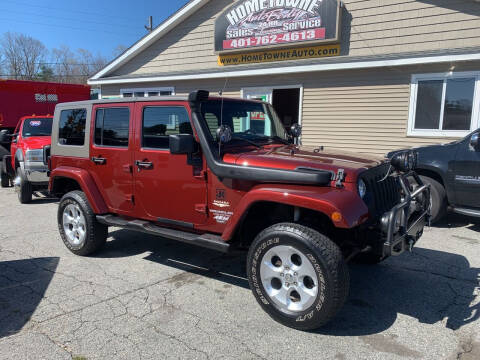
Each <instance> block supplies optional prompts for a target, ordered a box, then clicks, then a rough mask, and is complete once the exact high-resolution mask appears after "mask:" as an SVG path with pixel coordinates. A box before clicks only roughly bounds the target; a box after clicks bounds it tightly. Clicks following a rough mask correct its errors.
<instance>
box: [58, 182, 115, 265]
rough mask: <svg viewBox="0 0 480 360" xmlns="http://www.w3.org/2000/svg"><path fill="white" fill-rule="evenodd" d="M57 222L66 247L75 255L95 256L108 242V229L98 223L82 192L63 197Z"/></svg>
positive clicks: (73, 192) (74, 192) (70, 193)
mask: <svg viewBox="0 0 480 360" xmlns="http://www.w3.org/2000/svg"><path fill="white" fill-rule="evenodd" d="M57 220H58V229H59V231H60V235H61V237H62V240H63V242H64V244H65V246H66V247H67V248H68V249H69V250H70V251H71V252H72V253H74V254H75V255H80V256H87V255H90V254H93V253H94V252H96V251H98V250H100V249H101V248H102V247H103V245H104V244H105V242H106V241H107V236H108V227H107V226H106V225H104V224H101V223H99V222H98V221H97V219H96V217H95V214H94V212H93V210H92V208H91V207H90V204H89V203H88V200H87V197H86V196H85V194H84V193H83V192H81V191H77V190H76V191H72V192H69V193H67V194H65V195H64V196H63V197H62V199H61V200H60V204H59V206H58V214H57Z"/></svg>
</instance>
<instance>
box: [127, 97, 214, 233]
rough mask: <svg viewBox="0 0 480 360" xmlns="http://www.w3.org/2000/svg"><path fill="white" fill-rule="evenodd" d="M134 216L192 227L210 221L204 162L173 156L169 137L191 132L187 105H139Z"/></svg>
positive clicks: (172, 102)
mask: <svg viewBox="0 0 480 360" xmlns="http://www.w3.org/2000/svg"><path fill="white" fill-rule="evenodd" d="M135 114H136V120H135V124H136V130H135V132H136V140H135V143H136V144H135V163H134V177H135V204H136V211H137V212H136V217H141V218H145V219H148V220H153V221H158V222H160V223H163V224H166V225H177V226H182V227H193V225H199V224H203V223H204V222H205V221H206V219H207V216H206V203H207V183H206V178H205V176H204V175H203V174H204V173H203V171H202V170H203V163H202V159H201V158H195V161H194V163H195V164H193V163H192V161H189V160H188V158H187V155H171V154H170V150H169V136H170V135H174V134H193V131H192V126H191V123H190V115H189V109H188V108H187V107H186V106H185V103H184V102H175V101H169V102H158V103H157V102H156V103H153V102H144V103H136V109H135Z"/></svg>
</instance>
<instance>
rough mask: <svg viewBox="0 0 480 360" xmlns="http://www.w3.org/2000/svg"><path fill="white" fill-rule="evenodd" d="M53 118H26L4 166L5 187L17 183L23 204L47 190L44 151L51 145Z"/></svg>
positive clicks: (2, 178)
mask: <svg viewBox="0 0 480 360" xmlns="http://www.w3.org/2000/svg"><path fill="white" fill-rule="evenodd" d="M52 122H53V116H51V115H47V116H35V115H33V116H24V117H22V118H21V119H20V121H19V122H18V124H17V127H16V129H15V132H14V134H13V135H10V136H12V137H13V138H12V143H11V145H10V155H6V156H4V158H3V162H2V164H1V169H0V170H1V186H2V187H8V186H10V184H12V183H13V185H14V186H15V191H16V192H17V193H18V199H19V200H20V202H21V203H22V204H25V203H28V202H30V201H31V200H32V194H33V191H35V190H47V188H48V176H47V171H48V168H47V166H46V165H45V163H44V156H43V151H44V150H43V148H44V147H45V146H49V145H50V135H51V134H52Z"/></svg>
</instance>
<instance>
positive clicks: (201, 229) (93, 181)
mask: <svg viewBox="0 0 480 360" xmlns="http://www.w3.org/2000/svg"><path fill="white" fill-rule="evenodd" d="M253 122H254V123H255V126H252V123H253ZM291 133H293V134H294V135H299V129H298V128H296V127H294V128H293V129H292V131H291ZM293 140H294V139H292V138H291V137H290V136H289V135H287V131H286V129H284V127H283V126H282V124H281V122H280V120H279V118H278V116H277V115H276V113H275V111H274V110H273V108H272V106H271V105H270V104H267V103H264V102H260V101H246V100H240V99H224V98H214V97H209V94H208V92H205V91H197V92H194V93H192V94H190V96H184V97H182V96H168V97H156V98H129V99H112V100H100V101H87V102H77V103H67V104H60V105H57V108H56V110H55V117H54V122H53V132H52V147H51V157H50V158H49V160H48V161H49V164H50V169H51V174H50V185H49V188H50V191H51V193H53V194H55V195H57V196H62V199H61V201H60V205H59V209H58V227H59V230H60V234H61V237H62V239H63V242H64V243H65V245H66V246H67V247H68V248H69V249H70V250H71V251H72V252H73V253H75V254H78V255H89V254H92V253H93V252H95V251H97V250H99V249H100V248H101V247H102V246H103V245H104V244H105V241H106V239H107V230H108V227H109V226H115V227H123V228H126V229H131V230H135V231H142V232H145V233H150V234H155V235H158V236H160V237H164V238H169V239H174V240H178V241H183V242H187V243H190V244H192V245H198V246H203V247H207V248H210V249H215V250H218V251H222V252H229V251H231V250H232V249H235V250H244V251H248V257H247V274H248V278H249V282H250V286H251V288H252V292H253V294H254V296H255V297H256V299H257V301H258V302H259V304H260V305H261V306H262V308H263V309H264V310H265V311H266V312H268V314H270V315H271V316H272V317H273V318H274V319H276V320H277V321H279V322H281V323H283V324H285V325H287V326H291V327H294V328H297V329H313V328H317V327H319V326H321V325H323V324H325V323H326V322H327V321H329V320H330V319H331V318H332V317H333V316H334V315H335V314H336V313H337V311H338V310H339V309H340V308H341V306H342V305H343V303H344V302H345V299H346V298H347V294H348V289H349V275H348V267H347V266H346V263H347V262H348V261H349V260H350V259H353V258H357V259H359V260H363V261H369V262H379V261H381V260H382V259H384V258H386V257H388V256H390V255H400V254H401V253H402V252H404V251H405V250H407V249H411V248H412V247H413V245H414V244H415V243H416V241H417V240H418V239H419V238H420V237H421V235H422V232H423V228H424V225H425V223H426V222H427V221H428V216H429V215H428V209H429V199H430V196H429V187H428V186H426V185H423V184H422V182H421V180H420V179H419V178H418V177H417V175H416V174H415V173H414V172H413V171H412V169H413V168H414V167H415V163H416V154H415V153H414V152H411V151H409V152H404V153H402V154H398V155H396V156H395V158H394V159H392V161H391V162H390V161H386V160H385V159H382V158H373V157H367V156H360V155H358V154H347V153H346V152H343V151H342V152H332V151H327V150H325V149H323V148H315V147H302V146H296V145H293V144H292V143H293ZM409 176H412V177H413V178H415V179H416V181H414V182H408V181H407V177H409Z"/></svg>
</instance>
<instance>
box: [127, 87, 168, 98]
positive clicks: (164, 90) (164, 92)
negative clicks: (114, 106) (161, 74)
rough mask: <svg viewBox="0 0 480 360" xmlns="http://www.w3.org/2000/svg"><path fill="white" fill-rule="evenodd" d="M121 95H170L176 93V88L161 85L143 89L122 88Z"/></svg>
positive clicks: (128, 96)
mask: <svg viewBox="0 0 480 360" xmlns="http://www.w3.org/2000/svg"><path fill="white" fill-rule="evenodd" d="M120 95H121V96H122V97H124V98H130V97H152V96H169V95H175V88H173V87H161V88H149V89H143V88H134V89H121V90H120Z"/></svg>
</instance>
